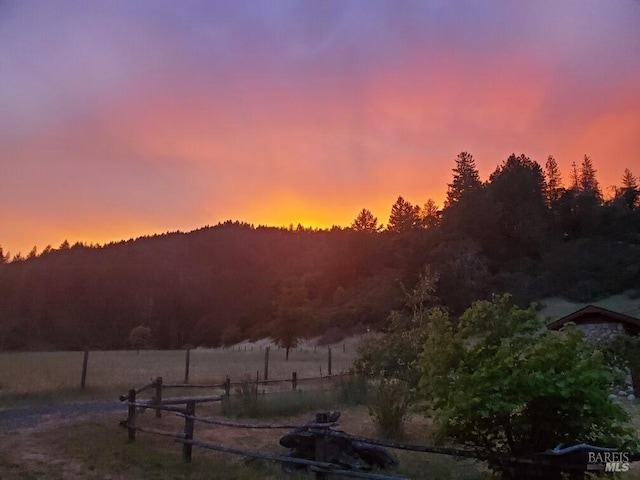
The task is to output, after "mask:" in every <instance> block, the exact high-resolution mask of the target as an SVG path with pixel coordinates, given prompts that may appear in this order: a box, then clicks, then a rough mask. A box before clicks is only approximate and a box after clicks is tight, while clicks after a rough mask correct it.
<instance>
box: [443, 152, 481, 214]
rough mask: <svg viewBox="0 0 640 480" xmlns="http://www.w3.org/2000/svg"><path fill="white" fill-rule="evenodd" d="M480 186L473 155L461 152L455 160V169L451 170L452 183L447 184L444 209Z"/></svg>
mask: <svg viewBox="0 0 640 480" xmlns="http://www.w3.org/2000/svg"><path fill="white" fill-rule="evenodd" d="M481 186H482V182H481V181H480V175H479V173H478V169H477V168H476V162H475V160H474V159H473V155H471V154H470V153H467V152H461V153H460V154H459V155H458V157H457V158H456V167H455V168H454V169H453V181H452V182H451V183H449V184H448V187H449V188H448V190H447V199H446V201H445V207H448V206H450V205H452V204H454V203H456V202H459V201H460V199H461V198H462V197H463V196H464V195H465V194H467V193H468V192H471V191H473V190H477V189H479V188H480V187H481Z"/></svg>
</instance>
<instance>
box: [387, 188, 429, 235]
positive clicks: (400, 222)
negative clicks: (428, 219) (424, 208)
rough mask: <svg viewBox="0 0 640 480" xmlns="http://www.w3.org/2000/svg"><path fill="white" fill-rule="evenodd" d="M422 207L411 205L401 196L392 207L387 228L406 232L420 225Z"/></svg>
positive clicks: (392, 230)
mask: <svg viewBox="0 0 640 480" xmlns="http://www.w3.org/2000/svg"><path fill="white" fill-rule="evenodd" d="M419 212H420V207H419V206H417V205H416V206H414V205H411V203H409V202H407V201H406V200H405V199H404V198H402V197H401V196H400V197H398V199H397V200H396V203H394V204H393V206H392V207H391V215H390V216H389V224H388V225H387V230H389V231H391V232H397V233H400V232H406V231H409V230H412V229H414V228H419V227H420V224H421V222H420V215H419Z"/></svg>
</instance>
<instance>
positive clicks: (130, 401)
mask: <svg viewBox="0 0 640 480" xmlns="http://www.w3.org/2000/svg"><path fill="white" fill-rule="evenodd" d="M335 377H340V375H337V376H335ZM323 378H324V379H326V378H330V377H323ZM320 379H321V378H320V377H318V378H307V379H296V375H295V373H293V375H292V378H291V379H285V380H268V381H264V380H263V381H260V380H258V381H257V383H260V384H269V383H271V384H274V383H289V382H290V383H291V385H292V388H293V389H294V390H295V389H296V385H297V383H296V382H300V381H305V380H315V381H317V380H320ZM242 383H243V382H231V381H230V380H229V378H227V379H226V381H225V382H224V383H222V384H217V385H193V384H163V383H162V378H161V377H158V378H157V379H156V380H155V381H154V382H151V383H149V384H148V385H145V386H143V387H141V388H138V389H131V390H129V392H128V394H127V395H126V396H125V395H122V396H121V397H120V401H122V402H125V401H126V405H127V407H128V415H127V418H126V419H125V420H123V421H122V422H121V423H120V424H121V426H123V427H125V428H126V429H127V431H128V435H129V440H130V441H134V440H135V439H136V432H144V433H150V434H154V435H161V436H165V437H169V438H173V439H174V441H176V442H179V443H181V444H182V457H183V460H184V461H185V462H191V459H192V452H193V447H194V446H195V447H198V448H203V449H207V450H214V451H218V452H223V453H228V454H234V455H241V456H244V457H250V458H259V459H263V460H269V461H273V462H278V463H281V464H289V465H292V464H294V465H301V466H304V467H307V470H308V472H310V473H314V474H315V478H316V479H322V480H325V479H327V478H328V475H332V476H343V477H354V478H365V479H373V480H407V479H406V478H405V477H401V476H396V475H384V474H374V473H370V472H362V471H356V470H345V469H344V468H343V467H341V466H340V465H337V464H335V463H331V462H330V461H328V459H327V456H326V452H327V450H328V449H327V447H326V446H327V442H328V441H329V439H330V438H332V437H338V438H343V439H347V440H349V441H354V442H360V443H364V444H368V445H377V446H381V447H386V448H392V449H399V450H407V451H413V452H420V453H435V454H441V455H450V456H457V457H464V458H473V459H476V460H482V461H487V462H491V463H493V464H494V465H502V469H503V470H508V469H515V470H516V471H519V472H520V473H522V472H523V471H524V470H523V469H533V470H535V471H536V472H539V473H540V472H541V473H542V476H541V477H534V476H531V477H529V476H527V478H556V477H555V476H554V474H557V475H560V472H566V473H569V475H570V478H571V480H583V479H584V478H585V476H584V471H585V469H586V467H585V465H583V464H577V463H566V460H563V459H562V458H552V457H545V456H544V455H540V456H534V457H526V458H523V457H513V456H509V455H502V456H499V457H496V456H489V455H481V454H479V453H478V452H475V451H471V450H465V449H460V448H452V447H439V446H430V445H414V444H405V443H399V442H394V441H388V440H380V439H375V438H367V437H361V436H356V435H351V434H348V433H345V432H342V431H338V430H334V429H333V427H335V426H336V425H337V423H332V422H328V421H321V420H320V419H319V418H323V417H318V416H317V417H316V421H315V422H313V423H308V424H305V425H289V424H267V423H257V424H256V423H241V422H236V421H232V420H228V419H223V418H213V417H199V416H197V415H196V408H197V405H200V404H203V403H210V402H219V401H221V400H223V398H225V397H227V396H229V395H230V394H231V386H233V385H241V384H242ZM166 388H221V389H223V391H224V393H223V394H221V395H211V396H199V397H171V398H167V397H163V395H162V391H163V389H166ZM149 389H154V390H155V392H156V394H155V396H154V397H153V398H151V399H150V400H140V399H139V398H138V394H139V393H141V392H143V391H145V390H149ZM145 409H153V410H155V411H156V416H157V417H160V416H161V415H162V412H171V413H173V414H175V415H178V416H180V417H182V418H183V419H184V429H183V431H182V432H180V433H175V432H166V431H160V430H156V429H152V428H147V427H140V426H139V425H138V424H137V415H138V411H139V410H140V411H142V410H145ZM196 423H202V424H207V425H222V426H227V427H234V428H246V429H287V430H294V429H306V430H307V431H309V432H311V433H312V434H313V435H314V437H315V444H316V452H315V453H316V456H315V460H305V459H299V458H292V457H283V456H279V455H275V454H272V453H265V452H256V451H247V450H241V449H237V448H232V447H228V446H224V445H219V444H214V443H209V442H201V441H198V440H196V439H195V438H194V433H195V424H196ZM630 461H632V462H635V461H640V454H633V455H632V456H631V458H630ZM563 462H564V463H563ZM558 478H560V477H559V476H558Z"/></svg>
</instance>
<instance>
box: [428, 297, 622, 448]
mask: <svg viewBox="0 0 640 480" xmlns="http://www.w3.org/2000/svg"><path fill="white" fill-rule="evenodd" d="M419 366H420V371H421V375H422V376H421V379H420V396H421V397H422V398H423V399H424V400H426V401H427V403H428V411H429V412H430V413H432V414H433V415H434V416H435V420H436V427H437V436H438V437H439V438H440V439H444V438H447V439H450V440H453V441H454V442H456V443H459V444H463V445H466V446H468V447H472V448H473V449H475V450H476V451H477V452H478V453H481V454H488V455H490V456H496V455H500V454H511V455H529V454H533V453H536V452H541V451H544V450H547V449H548V448H552V447H555V446H556V445H558V444H574V443H583V442H584V443H590V444H595V445H602V446H610V447H617V448H624V447H625V446H629V445H630V444H631V443H632V442H633V441H634V438H633V436H632V431H631V429H630V428H628V427H627V426H626V425H625V423H626V421H627V420H628V417H627V415H626V413H625V411H624V410H623V409H622V408H621V407H620V406H619V405H617V404H615V403H614V402H613V401H612V400H611V399H610V398H609V393H610V392H609V389H610V386H611V384H612V382H613V380H614V374H613V372H612V371H611V369H610V368H608V367H607V366H606V365H605V364H604V362H603V357H602V355H601V353H600V352H594V350H593V348H592V347H590V346H589V345H588V344H587V343H586V342H584V339H583V335H582V332H581V331H580V330H579V329H577V328H575V327H574V328H571V327H569V328H567V329H565V330H563V331H560V332H553V331H548V330H547V329H546V328H545V327H544V324H543V323H542V322H541V321H539V320H538V319H537V317H536V314H535V311H534V309H533V308H532V307H530V308H528V309H521V308H519V307H517V306H515V305H513V304H512V303H511V299H510V297H509V296H508V295H505V296H501V297H494V298H493V299H492V301H482V302H476V303H474V305H473V306H472V307H471V308H470V309H468V310H467V311H466V312H465V313H464V315H463V316H462V317H461V319H460V322H459V325H458V327H457V328H454V326H453V325H452V324H451V323H450V322H449V321H448V320H447V319H446V318H444V317H443V318H440V319H434V321H433V322H432V324H431V325H430V326H429V336H428V339H427V342H426V345H425V348H424V352H423V353H422V355H421V357H420V360H419Z"/></svg>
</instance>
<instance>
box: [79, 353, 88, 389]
mask: <svg viewBox="0 0 640 480" xmlns="http://www.w3.org/2000/svg"><path fill="white" fill-rule="evenodd" d="M88 363H89V349H88V348H85V349H84V356H83V357H82V378H81V379H80V388H84V386H85V385H86V384H87V364H88Z"/></svg>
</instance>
